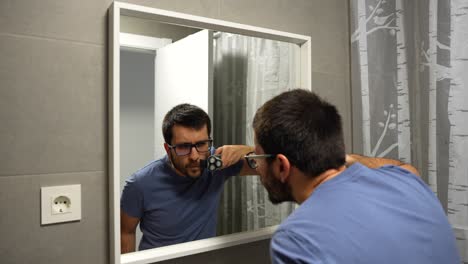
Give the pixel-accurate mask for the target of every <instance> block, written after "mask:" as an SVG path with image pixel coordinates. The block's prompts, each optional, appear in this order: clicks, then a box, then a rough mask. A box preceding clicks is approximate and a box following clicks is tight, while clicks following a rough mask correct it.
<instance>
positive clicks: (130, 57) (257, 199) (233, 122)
mask: <svg viewBox="0 0 468 264" xmlns="http://www.w3.org/2000/svg"><path fill="white" fill-rule="evenodd" d="M110 22H111V23H110V26H111V29H110V34H111V36H110V39H111V44H110V61H111V64H110V65H111V70H110V94H111V99H110V100H111V101H110V110H111V111H110V113H111V117H110V118H109V120H110V134H111V137H110V138H111V142H110V157H111V164H110V172H111V201H112V205H113V208H111V218H112V225H111V243H112V250H111V251H112V252H111V258H112V261H113V262H114V263H133V261H136V259H138V261H140V262H139V263H141V261H143V262H155V261H159V260H165V259H169V258H173V257H180V256H183V255H186V254H194V253H200V252H203V251H206V250H210V249H214V248H220V247H224V246H232V245H234V244H240V243H246V242H251V241H254V240H256V239H265V236H266V237H268V236H269V235H270V234H271V233H272V232H273V231H274V227H271V226H274V225H277V224H279V223H280V222H281V220H282V219H283V218H285V217H286V216H287V215H288V214H289V213H290V212H291V211H292V210H293V209H294V205H292V204H283V205H280V206H273V205H271V203H269V201H268V198H267V194H266V191H264V189H263V187H262V186H261V184H260V182H259V180H258V177H257V176H247V177H231V179H229V180H228V181H227V182H226V183H225V185H224V192H223V193H222V195H221V199H220V204H219V208H218V220H217V222H218V224H217V234H218V236H219V237H216V238H209V239H203V240H199V241H194V242H189V243H183V244H179V245H173V246H166V247H160V248H156V249H151V250H144V251H140V252H136V253H130V254H124V255H122V258H120V219H119V215H120V194H121V191H122V188H123V186H124V185H125V179H126V178H127V177H128V176H130V175H131V174H133V173H134V172H135V171H137V170H138V169H140V168H142V167H143V166H145V165H146V164H148V163H149V162H151V161H152V160H155V159H159V158H160V157H162V156H163V155H165V150H164V148H163V143H164V140H163V138H162V133H161V122H162V119H163V117H164V115H165V114H166V112H167V111H168V110H169V109H170V108H172V107H173V106H175V105H177V104H179V103H183V102H184V103H185V102H188V103H191V104H195V105H197V106H199V107H201V108H202V109H204V110H205V111H206V112H207V113H208V114H209V116H210V118H211V120H212V135H211V136H212V138H213V140H214V145H215V146H222V145H224V144H245V145H253V133H252V129H251V127H250V126H251V121H252V118H253V115H254V113H255V111H256V109H257V108H258V107H259V106H261V105H262V104H263V103H264V102H265V101H267V100H268V99H270V98H271V97H273V96H275V95H276V94H279V93H281V92H282V91H285V89H288V88H294V87H304V88H309V89H310V86H311V84H310V83H311V80H310V38H309V37H307V36H301V35H296V34H290V33H285V32H279V31H274V30H270V29H262V28H257V27H252V26H247V25H241V24H235V23H230V22H225V21H220V20H214V19H207V18H202V17H196V16H191V15H186V14H180V13H175V12H170V11H165V10H159V9H153V8H147V7H142V6H137V5H131V4H126V3H120V2H114V4H113V7H111V11H110ZM137 230H138V231H139V229H137ZM246 231H249V232H246ZM238 232H242V233H240V234H236V233H238ZM140 237H141V234H140V235H137V248H138V242H139V239H140ZM232 239H234V241H235V242H232V241H231V242H229V243H228V242H227V241H230V240H232ZM233 243H234V244H233ZM187 244H190V245H193V246H194V247H195V248H196V249H195V250H191V251H188V250H187ZM207 245H210V246H207ZM213 245H215V247H213ZM178 246H179V248H177V247H178ZM174 247H176V248H177V249H178V250H176V251H175V252H177V253H176V254H174V253H167V252H169V251H170V252H174V251H173V249H171V250H170V248H174ZM165 252H166V253H165Z"/></svg>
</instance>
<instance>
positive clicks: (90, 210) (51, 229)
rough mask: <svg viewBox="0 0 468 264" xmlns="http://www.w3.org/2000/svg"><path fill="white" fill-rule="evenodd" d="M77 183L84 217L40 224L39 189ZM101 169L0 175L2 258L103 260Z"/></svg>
mask: <svg viewBox="0 0 468 264" xmlns="http://www.w3.org/2000/svg"><path fill="white" fill-rule="evenodd" d="M67 184H81V197H82V199H81V201H82V219H81V220H80V221H75V222H68V223H58V224H52V225H45V226H41V225H40V221H41V215H40V213H41V210H40V203H41V201H40V188H41V187H42V186H55V185H67ZM107 186H108V185H107V180H106V174H105V173H104V172H91V173H67V174H48V175H47V174H46V175H30V176H12V177H0V208H2V217H0V234H2V239H0V256H2V257H1V259H2V263H68V264H73V263H77V264H78V263H80V264H81V263H107V262H108V256H109V254H108V218H107V215H108V214H107V212H108V209H107V193H108V191H107Z"/></svg>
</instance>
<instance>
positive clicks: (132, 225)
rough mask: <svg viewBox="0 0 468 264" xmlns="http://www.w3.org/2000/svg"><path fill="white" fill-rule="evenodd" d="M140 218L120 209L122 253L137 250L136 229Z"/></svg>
mask: <svg viewBox="0 0 468 264" xmlns="http://www.w3.org/2000/svg"><path fill="white" fill-rule="evenodd" d="M139 222H140V218H136V217H132V216H129V215H128V214H126V213H125V212H123V211H122V210H120V253H121V254H124V253H128V252H133V251H135V244H136V242H135V240H136V239H135V231H136V227H137V225H138V223H139Z"/></svg>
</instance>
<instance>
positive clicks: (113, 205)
mask: <svg viewBox="0 0 468 264" xmlns="http://www.w3.org/2000/svg"><path fill="white" fill-rule="evenodd" d="M121 15H125V16H133V17H139V18H146V19H151V20H155V21H158V22H162V23H169V24H176V25H182V26H189V27H196V28H205V29H212V30H216V31H224V32H230V33H235V34H242V35H248V36H253V37H261V38H267V39H273V40H279V41H285V42H291V43H295V44H298V45H300V49H301V52H300V53H301V54H300V65H301V68H300V84H301V88H305V89H309V90H311V89H312V78H311V38H310V37H309V36H304V35H298V34H293V33H287V32H281V31H276V30H271V29H266V28H260V27H254V26H249V25H243V24H238V23H233V22H227V21H222V20H217V19H211V18H205V17H199V16H193V15H188V14H183V13H177V12H172V11H167V10H161V9H156V8H150V7H145V6H139V5H133V4H128V3H122V2H114V3H113V4H112V6H111V7H110V8H109V66H110V67H109V177H110V178H109V187H110V188H109V205H110V206H109V207H110V208H109V209H110V211H109V219H110V221H109V222H110V225H109V226H110V229H109V233H110V261H111V263H115V264H120V263H126V264H128V263H133V264H135V263H153V262H157V261H164V260H168V259H173V258H178V257H183V256H187V255H192V254H197V253H202V252H206V251H210V250H215V249H220V248H225V247H231V246H235V245H239V244H244V243H249V242H254V241H258V240H263V239H268V238H270V237H271V235H272V234H273V233H274V231H275V230H276V226H272V227H267V228H263V229H259V230H256V231H250V232H241V233H235V234H231V235H225V236H219V237H214V238H208V239H202V240H197V241H192V242H187V243H181V244H176V245H172V246H166V247H161V248H155V249H149V250H144V251H138V252H134V253H127V254H124V255H122V256H121V254H120V143H119V142H120V129H119V127H120V116H119V109H120V45H121V41H120V37H119V36H120V16H121Z"/></svg>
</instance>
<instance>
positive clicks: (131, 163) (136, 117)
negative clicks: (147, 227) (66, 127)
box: [120, 48, 160, 248]
mask: <svg viewBox="0 0 468 264" xmlns="http://www.w3.org/2000/svg"><path fill="white" fill-rule="evenodd" d="M154 57H155V54H154V53H153V52H150V51H144V50H137V49H127V48H122V49H121V50H120V174H121V177H120V189H121V190H122V189H123V187H124V186H125V179H126V178H127V177H128V176H130V175H131V174H133V173H134V172H135V171H137V170H138V169H140V168H142V167H143V166H145V165H146V164H148V163H149V162H150V161H151V160H153V159H154V152H153V151H154V133H155V126H154V100H153V98H154ZM157 132H160V131H157ZM136 233H137V235H136V241H137V248H138V244H139V241H140V239H141V236H142V234H141V231H140V229H139V228H137V231H136Z"/></svg>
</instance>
